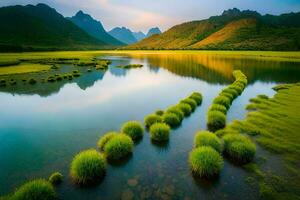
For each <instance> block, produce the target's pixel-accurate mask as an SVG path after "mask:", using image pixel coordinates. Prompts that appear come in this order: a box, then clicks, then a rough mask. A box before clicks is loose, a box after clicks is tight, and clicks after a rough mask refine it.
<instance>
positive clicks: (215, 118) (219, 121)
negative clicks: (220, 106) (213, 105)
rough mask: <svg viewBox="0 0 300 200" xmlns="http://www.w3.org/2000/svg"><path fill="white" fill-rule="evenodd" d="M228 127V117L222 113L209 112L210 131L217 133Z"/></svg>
mask: <svg viewBox="0 0 300 200" xmlns="http://www.w3.org/2000/svg"><path fill="white" fill-rule="evenodd" d="M225 125H226V115H225V114H224V113H222V112H220V111H216V110H213V111H209V112H208V114H207V128H208V129H209V130H210V131H213V132H215V131H217V130H219V129H222V128H224V127H225Z"/></svg>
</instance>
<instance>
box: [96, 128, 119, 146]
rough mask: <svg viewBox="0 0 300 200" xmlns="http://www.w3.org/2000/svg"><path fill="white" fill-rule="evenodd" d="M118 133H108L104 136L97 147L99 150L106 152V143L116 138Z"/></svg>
mask: <svg viewBox="0 0 300 200" xmlns="http://www.w3.org/2000/svg"><path fill="white" fill-rule="evenodd" d="M117 134H118V133H117V132H108V133H106V134H105V135H103V136H102V137H101V138H100V139H99V141H98V143H97V146H98V148H99V149H101V150H104V146H105V145H106V143H107V142H108V141H109V140H110V139H111V138H113V137H114V136H116V135H117Z"/></svg>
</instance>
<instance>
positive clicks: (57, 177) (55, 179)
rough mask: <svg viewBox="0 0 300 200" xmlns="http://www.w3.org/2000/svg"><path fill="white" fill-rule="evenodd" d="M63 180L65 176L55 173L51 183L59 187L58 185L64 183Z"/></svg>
mask: <svg viewBox="0 0 300 200" xmlns="http://www.w3.org/2000/svg"><path fill="white" fill-rule="evenodd" d="M62 179H63V175H62V174H61V173H60V172H54V173H53V174H51V176H50V177H49V182H50V183H51V184H52V185H58V184H60V183H61V182H62Z"/></svg>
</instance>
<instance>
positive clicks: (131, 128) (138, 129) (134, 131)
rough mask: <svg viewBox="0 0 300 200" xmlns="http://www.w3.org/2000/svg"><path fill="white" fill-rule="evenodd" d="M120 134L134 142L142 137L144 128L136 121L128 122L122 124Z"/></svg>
mask: <svg viewBox="0 0 300 200" xmlns="http://www.w3.org/2000/svg"><path fill="white" fill-rule="evenodd" d="M121 132H122V133H124V134H126V135H128V136H129V137H131V139H132V140H133V141H136V140H139V139H141V138H142V137H143V135H144V128H143V126H142V124H141V123H140V122H138V121H129V122H126V123H125V124H123V126H122V128H121Z"/></svg>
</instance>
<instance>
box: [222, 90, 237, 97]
mask: <svg viewBox="0 0 300 200" xmlns="http://www.w3.org/2000/svg"><path fill="white" fill-rule="evenodd" d="M222 93H228V94H231V95H232V97H233V98H236V97H237V96H239V93H238V92H237V91H236V90H234V89H231V88H226V89H224V90H222Z"/></svg>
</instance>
